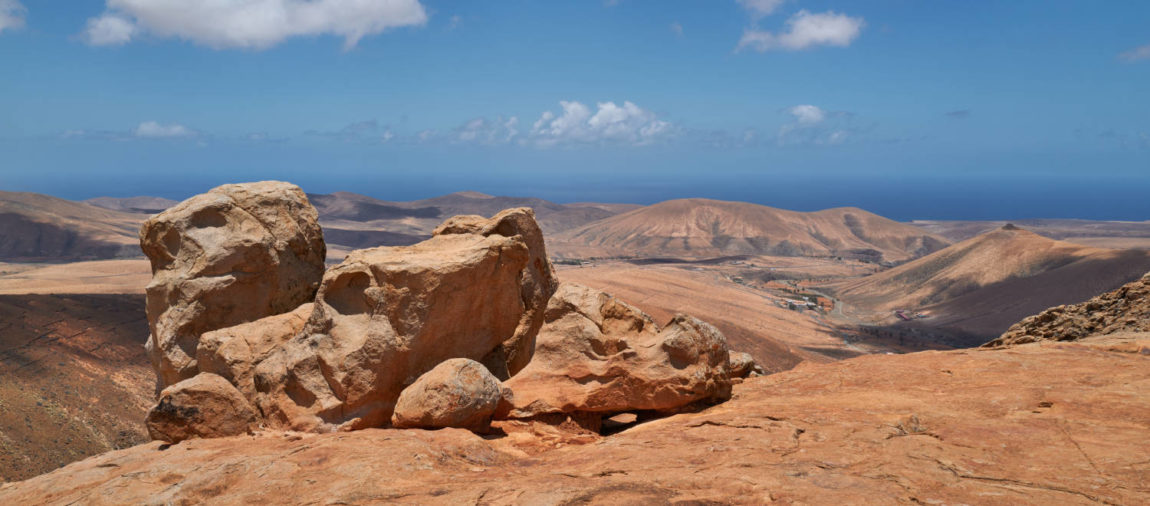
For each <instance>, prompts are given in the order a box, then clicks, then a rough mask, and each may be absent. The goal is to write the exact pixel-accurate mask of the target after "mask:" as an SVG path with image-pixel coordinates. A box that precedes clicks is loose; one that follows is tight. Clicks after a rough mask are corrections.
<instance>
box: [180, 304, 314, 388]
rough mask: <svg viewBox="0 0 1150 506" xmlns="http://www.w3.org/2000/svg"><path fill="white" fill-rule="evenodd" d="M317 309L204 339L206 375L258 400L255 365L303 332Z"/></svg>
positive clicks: (200, 357) (201, 351) (200, 358)
mask: <svg viewBox="0 0 1150 506" xmlns="http://www.w3.org/2000/svg"><path fill="white" fill-rule="evenodd" d="M314 309H315V305H314V304H312V303H307V304H304V305H302V306H300V307H298V308H296V310H295V311H292V312H290V313H283V314H278V315H273V316H268V317H266V318H260V319H259V320H256V321H254V322H250V323H241V324H239V325H236V326H234V327H228V328H224V329H220V330H213V331H211V332H208V333H205V334H204V335H202V336H200V343H199V346H198V347H197V348H196V362H197V363H198V365H199V369H200V371H202V372H209V373H214V374H218V375H220V376H223V377H224V379H226V380H228V381H230V382H231V383H232V384H233V385H235V386H236V388H238V389H239V390H240V392H242V393H243V394H244V396H246V397H247V398H248V399H254V398H255V395H256V387H255V378H254V376H255V365H256V364H258V363H260V362H261V361H262V360H263V359H265V358H267V357H268V355H270V354H271V353H272V352H273V351H275V350H276V349H277V348H279V347H281V346H283V345H284V343H287V342H288V341H289V340H291V339H292V338H293V337H295V336H296V335H298V334H299V333H300V331H302V330H303V327H304V324H306V323H307V320H308V318H309V317H311V314H312V312H313V311H314Z"/></svg>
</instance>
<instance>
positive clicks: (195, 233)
mask: <svg viewBox="0 0 1150 506" xmlns="http://www.w3.org/2000/svg"><path fill="white" fill-rule="evenodd" d="M140 247H141V248H142V249H143V251H144V254H145V255H147V256H148V259H149V260H151V263H152V281H151V283H149V284H148V287H147V294H148V306H147V313H148V324H149V326H150V329H151V338H150V339H149V340H148V350H149V355H150V356H151V359H152V363H153V366H154V367H155V369H156V374H157V377H158V383H159V386H160V388H163V387H166V386H168V385H171V384H173V383H175V382H177V381H180V380H182V379H187V378H190V377H192V376H194V375H195V374H196V373H197V372H198V371H199V369H198V367H197V365H196V347H197V344H198V342H199V338H200V336H201V335H202V334H203V333H205V332H209V331H212V330H217V329H222V328H227V327H231V326H233V325H237V324H240V323H246V322H250V321H254V320H258V319H260V318H263V317H265V316H270V315H275V314H280V313H285V312H288V311H292V310H294V309H296V308H297V307H299V305H300V304H304V303H306V302H310V301H311V300H312V298H313V297H314V295H315V291H316V288H317V287H318V286H319V281H320V279H321V277H322V276H323V270H324V255H325V247H324V243H323V234H322V232H321V230H320V227H319V222H318V217H317V214H316V211H315V208H313V207H312V206H311V204H310V203H309V202H308V200H307V196H306V195H304V193H303V191H302V190H300V189H299V188H298V187H296V186H295V185H292V184H289V183H282V182H276V181H265V182H259V183H245V184H232V185H224V186H220V187H218V188H214V189H212V190H211V191H209V192H207V193H204V194H201V195H197V196H195V197H192V198H190V199H188V200H185V201H184V202H182V203H180V204H179V205H177V206H175V207H172V208H170V209H168V210H166V211H164V212H162V213H160V214H158V215H156V216H153V217H152V218H150V219H149V220H148V221H146V222H145V223H144V225H143V226H142V227H141V228H140Z"/></svg>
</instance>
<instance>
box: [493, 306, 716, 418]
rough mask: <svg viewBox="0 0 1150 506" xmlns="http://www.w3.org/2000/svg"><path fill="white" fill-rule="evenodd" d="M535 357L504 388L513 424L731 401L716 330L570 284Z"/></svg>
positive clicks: (551, 312)
mask: <svg viewBox="0 0 1150 506" xmlns="http://www.w3.org/2000/svg"><path fill="white" fill-rule="evenodd" d="M537 340H538V345H537V347H536V350H535V357H534V359H533V360H532V361H531V363H530V364H528V365H527V367H526V368H524V369H523V371H521V372H520V373H519V374H517V375H515V376H514V377H512V378H511V379H510V380H508V381H506V382H504V385H505V386H507V387H509V388H510V389H511V390H512V392H513V394H514V395H513V401H512V410H511V411H510V414H509V416H510V417H512V418H530V417H536V416H539V415H545V414H552V413H617V412H623V411H632V410H664V411H669V410H674V409H677V408H681V407H683V406H686V405H688V404H691V403H693V402H696V401H701V400H724V399H727V398H729V397H730V393H731V379H730V371H729V356H728V351H727V344H726V340H725V339H724V338H723V335H722V334H721V333H720V332H719V331H718V330H717V329H715V328H714V327H712V326H711V325H709V324H707V323H705V322H702V321H700V320H698V319H696V318H693V317H690V316H686V315H676V316H675V317H674V318H673V319H672V320H671V322H670V323H668V324H667V327H666V328H664V329H662V330H659V328H658V327H657V326H656V325H655V322H654V321H652V320H651V317H649V316H647V315H646V314H644V313H643V312H642V311H640V310H638V309H636V308H635V307H633V306H630V305H628V304H627V303H625V302H622V301H620V300H618V299H616V298H615V297H612V296H611V295H608V294H606V293H603V292H600V291H597V290H593V289H590V288H587V287H584V286H580V285H575V284H570V283H564V284H562V285H560V287H559V289H558V291H556V293H555V295H554V296H553V297H552V298H551V301H550V302H549V303H548V306H547V314H546V323H544V325H543V328H542V329H541V330H540V332H539V336H538V338H537Z"/></svg>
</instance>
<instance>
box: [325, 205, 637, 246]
mask: <svg viewBox="0 0 1150 506" xmlns="http://www.w3.org/2000/svg"><path fill="white" fill-rule="evenodd" d="M308 199H309V200H311V202H312V205H314V206H315V207H316V209H317V210H318V211H319V216H320V221H321V223H322V225H323V228H324V237H325V239H326V240H327V242H328V243H329V244H333V245H337V246H346V247H351V248H365V247H371V246H402V245H409V244H414V243H416V242H419V241H422V240H424V239H426V238H428V237H429V236H430V235H431V231H432V230H434V229H435V227H436V226H438V225H439V224H440V223H442V222H443V220H445V219H447V218H449V217H451V216H456V215H461V214H476V215H481V216H491V215H494V214H495V213H498V212H499V211H502V210H504V209H509V208H512V207H530V208H532V209H534V210H535V216H536V218H537V219H538V221H539V224H540V226H542V227H543V230H544V232H546V233H548V234H555V233H557V232H561V231H564V230H569V229H572V228H575V227H578V226H581V225H584V224H586V223H590V222H592V221H595V220H599V219H602V218H606V217H609V216H613V215H615V214H617V213H618V212H621V211H622V210H624V209H629V208H630V207H632V206H631V205H630V204H595V203H578V204H556V203H554V202H549V201H546V200H543V199H536V198H519V197H494V196H491V195H486V194H483V193H478V192H459V193H452V194H449V195H444V196H442V197H435V198H431V199H426V200H414V201H409V202H388V201H383V200H377V199H374V198H371V197H367V196H364V195H359V194H355V193H348V192H337V193H332V194H309V195H308ZM636 207H637V206H636Z"/></svg>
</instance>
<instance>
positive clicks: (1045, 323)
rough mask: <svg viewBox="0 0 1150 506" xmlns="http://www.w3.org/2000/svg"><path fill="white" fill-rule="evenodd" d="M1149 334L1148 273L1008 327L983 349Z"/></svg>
mask: <svg viewBox="0 0 1150 506" xmlns="http://www.w3.org/2000/svg"><path fill="white" fill-rule="evenodd" d="M1129 332H1150V273H1147V274H1146V275H1145V276H1142V278H1141V279H1139V280H1137V281H1133V282H1130V283H1127V284H1125V285H1122V287H1121V288H1119V289H1117V290H1114V291H1112V292H1107V293H1104V294H1102V295H1099V296H1097V297H1094V298H1092V299H1090V300H1088V301H1086V302H1083V303H1081V304H1073V305H1069V306H1056V307H1052V308H1050V309H1047V310H1046V311H1043V312H1041V313H1039V314H1036V315H1034V316H1031V317H1028V318H1026V319H1025V320H1022V321H1020V322H1018V323H1016V324H1014V325H1012V326H1011V327H1010V329H1008V330H1007V331H1006V332H1005V333H1004V334H1002V336H1000V337H999V338H998V339H995V340H994V341H991V342H989V343H986V344H985V345H984V346H985V347H987V348H996V347H1000V346H1014V345H1018V344H1026V343H1032V342H1036V341H1078V340H1081V339H1085V338H1087V337H1090V336H1099V335H1102V336H1107V335H1112V334H1118V333H1129Z"/></svg>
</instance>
